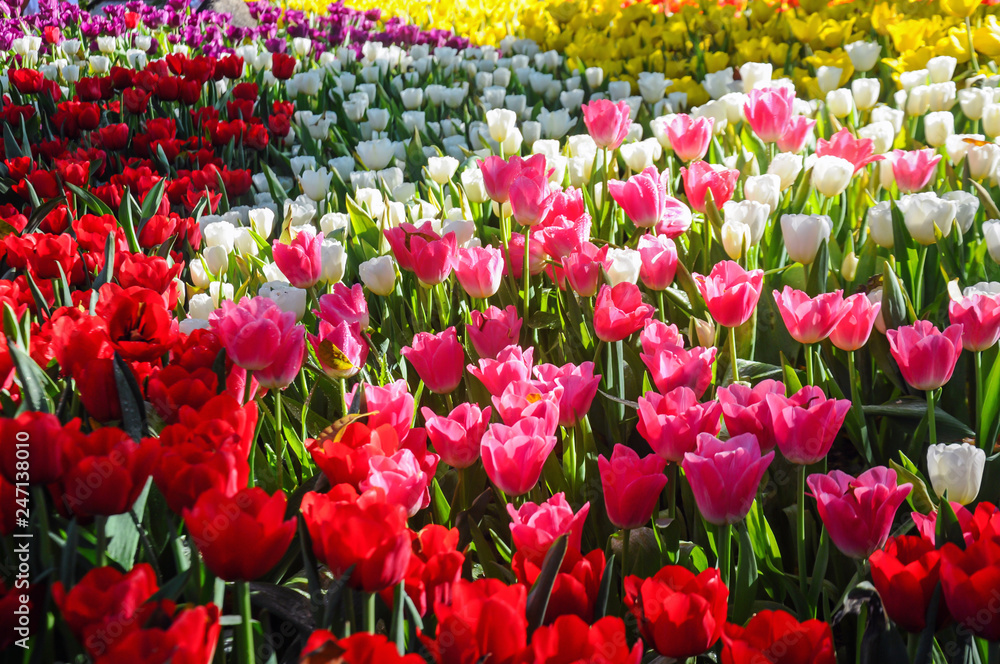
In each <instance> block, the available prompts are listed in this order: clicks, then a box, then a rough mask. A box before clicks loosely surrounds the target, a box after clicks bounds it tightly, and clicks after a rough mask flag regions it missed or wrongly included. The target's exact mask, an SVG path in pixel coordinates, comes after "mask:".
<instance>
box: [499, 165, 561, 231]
mask: <svg viewBox="0 0 1000 664" xmlns="http://www.w3.org/2000/svg"><path fill="white" fill-rule="evenodd" d="M508 198H509V202H510V214H511V216H512V217H513V218H514V221H516V222H517V223H519V224H521V225H522V226H537V225H538V224H539V223H541V221H542V219H544V218H545V215H546V214H548V211H549V209H550V208H551V207H552V202H553V198H552V193H551V192H550V191H549V183H548V180H546V179H545V175H544V174H543V173H538V172H537V171H526V172H522V173H521V174H520V175H518V176H517V177H516V178H514V181H513V182H511V184H510V190H509V192H508Z"/></svg>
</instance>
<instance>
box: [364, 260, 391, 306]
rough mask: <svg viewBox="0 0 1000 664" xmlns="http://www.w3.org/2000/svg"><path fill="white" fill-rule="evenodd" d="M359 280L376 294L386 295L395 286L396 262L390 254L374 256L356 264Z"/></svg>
mask: <svg viewBox="0 0 1000 664" xmlns="http://www.w3.org/2000/svg"><path fill="white" fill-rule="evenodd" d="M358 276H360V277H361V282H362V283H363V284H364V285H365V286H366V287H367V288H368V290H370V291H371V292H373V293H375V294H376V295H383V296H384V295H388V294H389V293H391V292H392V291H393V289H394V288H395V286H396V264H395V262H393V260H392V256H376V257H375V258H372V259H369V260H366V261H365V262H364V263H362V264H361V265H359V266H358Z"/></svg>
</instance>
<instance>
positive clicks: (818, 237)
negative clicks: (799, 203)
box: [781, 214, 833, 265]
mask: <svg viewBox="0 0 1000 664" xmlns="http://www.w3.org/2000/svg"><path fill="white" fill-rule="evenodd" d="M832 231H833V221H831V219H830V217H828V216H826V215H820V214H783V215H781V234H782V237H783V238H784V240H785V250H786V251H787V252H788V257H789V258H790V259H792V260H793V261H795V262H796V263H802V264H803V265H810V264H811V263H812V262H813V261H814V260H815V259H816V252H818V251H819V246H820V245H821V244H822V243H823V241H824V240H826V241H829V240H830V233H831V232H832Z"/></svg>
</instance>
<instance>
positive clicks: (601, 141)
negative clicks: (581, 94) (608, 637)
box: [580, 99, 632, 150]
mask: <svg viewBox="0 0 1000 664" xmlns="http://www.w3.org/2000/svg"><path fill="white" fill-rule="evenodd" d="M580 110H581V111H583V122H584V124H585V125H586V126H587V132H588V133H589V134H590V137H591V138H592V139H594V142H595V143H596V144H597V147H599V148H602V149H605V150H607V149H611V150H616V149H618V146H620V145H621V144H622V141H624V140H625V137H626V136H627V135H628V130H629V127H631V126H632V120H631V109H630V108H629V105H628V104H627V103H625V102H624V101H620V102H618V103H613V102H610V101H608V100H606V99H597V100H595V101H592V102H590V103H589V104H584V105H583V106H581V107H580Z"/></svg>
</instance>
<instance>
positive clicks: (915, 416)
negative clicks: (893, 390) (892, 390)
mask: <svg viewBox="0 0 1000 664" xmlns="http://www.w3.org/2000/svg"><path fill="white" fill-rule="evenodd" d="M862 409H863V410H864V412H865V416H868V417H871V416H875V417H878V416H883V417H891V418H894V419H897V420H904V421H909V422H914V428H915V427H916V426H917V424H919V422H920V421H921V420H922V419H923V418H924V417H925V416H926V415H927V403H926V402H925V401H923V400H922V399H912V398H907V399H899V400H897V401H893V402H891V403H885V404H881V405H871V406H862ZM934 419H935V424H936V428H937V434H938V442H942V443H946V442H953V441H958V440H962V439H963V438H972V437H974V436H975V435H976V434H975V432H974V431H973V430H972V429H970V428H969V427H968V425H966V424H965V423H964V422H962V421H961V420H959V419H957V418H956V417H955V416H954V415H950V414H948V413H946V412H945V411H943V410H941V408H935V410H934Z"/></svg>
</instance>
